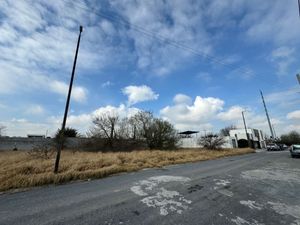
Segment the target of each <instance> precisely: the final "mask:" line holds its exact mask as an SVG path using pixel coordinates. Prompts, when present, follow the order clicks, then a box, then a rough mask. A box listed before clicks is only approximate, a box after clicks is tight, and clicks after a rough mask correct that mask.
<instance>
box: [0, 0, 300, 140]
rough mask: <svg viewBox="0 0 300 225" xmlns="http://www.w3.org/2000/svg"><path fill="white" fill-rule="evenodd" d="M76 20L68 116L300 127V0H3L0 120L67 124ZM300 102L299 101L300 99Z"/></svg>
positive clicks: (17, 130)
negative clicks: (144, 115) (145, 114)
mask: <svg viewBox="0 0 300 225" xmlns="http://www.w3.org/2000/svg"><path fill="white" fill-rule="evenodd" d="M79 25H82V26H83V27H84V30H83V33H82V36H81V43H80V49H79V54H78V61H77V67H76V72H75V80H74V86H73V92H72V96H71V104H70V111H69V116H68V120H67V126H69V127H73V128H76V129H78V130H79V131H80V133H81V134H83V135H84V134H85V133H86V132H87V131H88V130H89V129H90V128H91V126H92V119H93V118H94V117H96V116H97V115H101V114H102V113H112V112H113V113H117V114H118V115H119V116H120V117H125V116H130V115H133V114H134V113H136V112H137V111H138V110H149V111H152V112H153V113H154V115H155V116H157V117H160V118H163V119H165V120H168V121H169V122H171V123H172V124H174V126H175V128H176V129H177V130H179V131H185V130H197V131H200V133H201V132H204V131H206V132H207V131H211V132H218V131H219V130H220V129H221V128H223V127H225V126H229V125H235V126H237V127H238V128H243V122H242V116H241V112H242V111H243V110H246V112H245V117H246V123H247V126H248V127H252V128H258V129H262V130H263V131H264V132H265V133H266V134H267V135H270V130H269V128H268V124H267V120H266V116H265V112H264V108H263V105H262V102H261V98H260V93H259V90H262V91H263V93H264V95H265V100H266V104H267V107H268V109H269V114H270V117H271V121H272V124H273V126H274V129H275V132H276V134H277V135H278V136H279V135H281V134H283V133H286V132H289V131H291V130H297V131H300V107H299V106H300V86H299V83H298V82H297V79H296V74H297V73H299V72H300V65H299V58H300V57H299V56H300V53H299V52H300V51H299V50H300V18H299V11H298V5H297V0H289V1H282V0H273V1H261V0H251V1H249V0H198V1H196V0H149V1H142V0H123V1H121V0H102V1H96V0H74V1H73V0H57V1H48V0H14V1H13V0H2V1H0V34H1V35H0V68H1V69H0V125H2V126H5V127H6V129H5V131H4V134H5V135H8V136H26V135H27V134H43V135H45V134H47V135H49V136H51V135H53V134H54V133H55V132H56V130H57V129H58V128H60V126H61V123H62V119H63V112H64V107H65V102H66V95H67V91H68V85H69V80H70V75H71V70H72V65H73V60H74V53H75V49H76V43H77V38H78V34H79ZM298 105H299V106H298Z"/></svg>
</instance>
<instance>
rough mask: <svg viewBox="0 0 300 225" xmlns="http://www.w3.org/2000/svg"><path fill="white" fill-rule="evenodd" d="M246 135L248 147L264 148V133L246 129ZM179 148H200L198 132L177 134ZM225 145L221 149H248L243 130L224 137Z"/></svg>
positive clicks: (237, 130) (231, 132)
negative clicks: (178, 136)
mask: <svg viewBox="0 0 300 225" xmlns="http://www.w3.org/2000/svg"><path fill="white" fill-rule="evenodd" d="M247 134H248V136H249V140H250V145H251V146H250V147H253V148H266V139H265V136H264V133H263V132H262V131H261V130H258V129H251V128H249V129H247ZM179 135H180V141H179V146H180V147H182V148H201V147H202V146H200V145H199V144H198V140H199V138H200V137H201V135H200V134H199V132H198V131H185V132H181V133H179ZM224 138H225V140H226V143H225V144H224V145H223V146H222V148H245V147H248V139H247V136H246V132H245V129H232V130H230V131H229V136H225V137H224Z"/></svg>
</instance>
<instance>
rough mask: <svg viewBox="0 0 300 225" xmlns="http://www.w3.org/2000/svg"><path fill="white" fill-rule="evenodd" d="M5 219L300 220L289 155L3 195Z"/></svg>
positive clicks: (295, 170)
mask: <svg viewBox="0 0 300 225" xmlns="http://www.w3.org/2000/svg"><path fill="white" fill-rule="evenodd" d="M0 224H5V225H6V224H7V225H9V224H131V225H132V224H133V225H134V224H172V225H174V224H205V225H207V224H215V225H216V224H220V225H224V224H237V225H244V224H246V225H247V224H249V225H262V224H276V225H278V224H284V225H286V224H291V225H297V224H300V159H293V158H291V157H290V155H289V152H287V151H285V152H259V153H255V154H248V155H243V156H234V157H227V158H223V159H217V160H211V161H205V162H198V163H188V164H182V165H173V166H167V167H164V168H159V169H146V170H142V171H139V172H134V173H128V174H122V175H117V176H112V177H108V178H105V179H101V180H92V181H86V182H75V183H72V184H66V185H58V186H48V187H41V188H33V189H32V190H29V191H25V192H19V193H13V194H3V195H0Z"/></svg>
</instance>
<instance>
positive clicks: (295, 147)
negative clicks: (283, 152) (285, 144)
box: [290, 145, 300, 158]
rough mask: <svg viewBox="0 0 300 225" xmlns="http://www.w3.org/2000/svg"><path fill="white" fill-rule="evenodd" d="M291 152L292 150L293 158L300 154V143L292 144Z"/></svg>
mask: <svg viewBox="0 0 300 225" xmlns="http://www.w3.org/2000/svg"><path fill="white" fill-rule="evenodd" d="M290 152H291V156H292V158H295V157H297V156H300V145H292V146H291V147H290Z"/></svg>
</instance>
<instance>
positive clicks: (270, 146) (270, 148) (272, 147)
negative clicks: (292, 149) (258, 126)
mask: <svg viewBox="0 0 300 225" xmlns="http://www.w3.org/2000/svg"><path fill="white" fill-rule="evenodd" d="M280 150H281V149H280V147H279V146H278V145H277V144H268V145H267V151H280Z"/></svg>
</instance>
